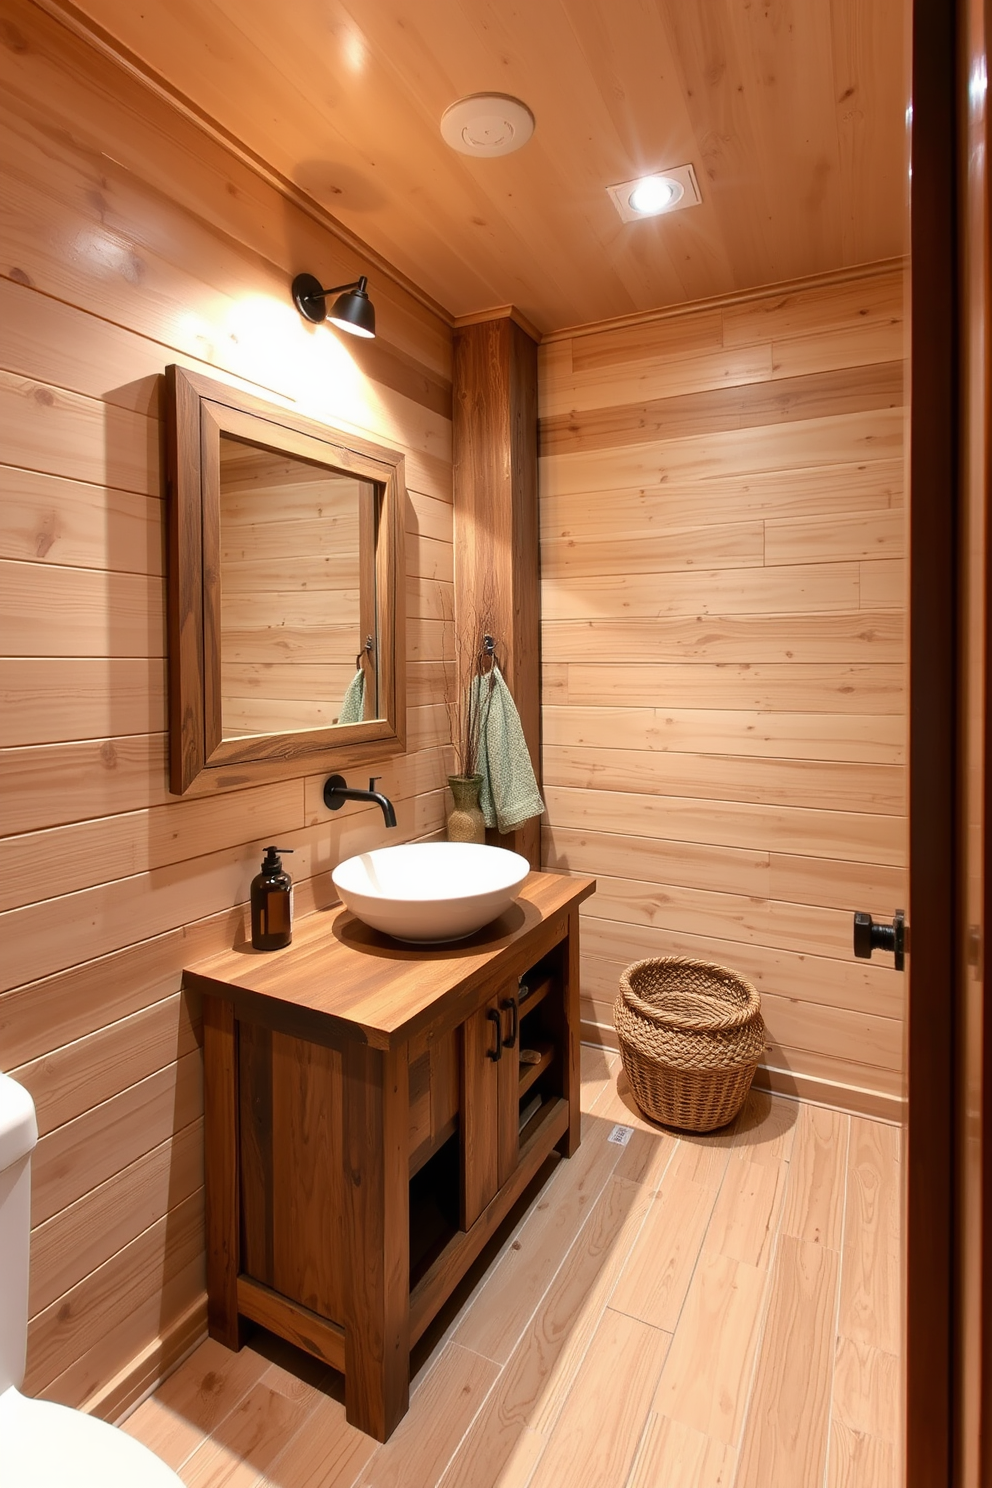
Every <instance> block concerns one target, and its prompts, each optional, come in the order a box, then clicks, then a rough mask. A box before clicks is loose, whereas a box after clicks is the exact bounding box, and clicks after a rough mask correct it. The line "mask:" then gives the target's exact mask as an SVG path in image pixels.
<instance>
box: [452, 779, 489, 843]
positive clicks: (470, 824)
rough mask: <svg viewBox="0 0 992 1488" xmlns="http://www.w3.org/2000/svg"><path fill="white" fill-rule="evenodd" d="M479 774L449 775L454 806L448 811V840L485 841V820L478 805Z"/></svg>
mask: <svg viewBox="0 0 992 1488" xmlns="http://www.w3.org/2000/svg"><path fill="white" fill-rule="evenodd" d="M481 785H482V776H481V775H449V776H448V786H449V788H450V790H451V794H452V797H453V799H454V802H455V804H454V807H453V808H452V810H451V811H450V812H449V813H448V841H449V842H485V840H486V822H485V818H484V817H483V815H482V811H481V809H480V807H479V788H480V787H481Z"/></svg>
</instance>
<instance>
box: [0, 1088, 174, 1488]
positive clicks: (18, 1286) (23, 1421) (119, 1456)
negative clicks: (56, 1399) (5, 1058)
mask: <svg viewBox="0 0 992 1488" xmlns="http://www.w3.org/2000/svg"><path fill="white" fill-rule="evenodd" d="M37 1140H38V1123H37V1121H36V1120H35V1114H34V1102H33V1101H32V1099H31V1097H30V1095H29V1094H28V1092H27V1091H26V1090H25V1089H24V1087H23V1086H22V1085H18V1084H17V1082H16V1080H11V1079H10V1078H9V1076H7V1075H4V1074H0V1485H2V1488H182V1483H181V1481H180V1479H179V1478H177V1477H176V1474H175V1473H174V1472H173V1471H172V1470H171V1468H168V1467H166V1465H165V1463H164V1462H162V1461H161V1459H160V1458H158V1457H156V1456H155V1453H154V1452H150V1451H149V1450H148V1448H147V1447H143V1446H142V1445H141V1443H140V1442H136V1441H132V1439H131V1438H130V1437H129V1436H125V1435H124V1432H123V1431H118V1430H117V1427H116V1426H108V1425H107V1423H106V1422H105V1421H99V1420H97V1418H96V1417H95V1416H87V1415H84V1414H83V1412H82V1411H76V1410H69V1408H68V1407H67V1406H64V1405H53V1404H52V1403H51V1401H48V1400H30V1399H29V1398H28V1397H27V1396H26V1395H22V1394H21V1393H20V1391H19V1390H18V1389H17V1386H18V1385H19V1384H20V1383H21V1381H22V1380H23V1378H24V1364H25V1357H26V1353H27V1331H28V1244H29V1240H30V1228H31V1149H32V1148H33V1147H34V1144H35V1143H36V1142H37Z"/></svg>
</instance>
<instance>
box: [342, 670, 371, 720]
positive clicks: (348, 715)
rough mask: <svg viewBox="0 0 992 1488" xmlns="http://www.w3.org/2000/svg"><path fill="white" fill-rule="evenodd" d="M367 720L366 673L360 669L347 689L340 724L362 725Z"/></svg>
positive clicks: (343, 699)
mask: <svg viewBox="0 0 992 1488" xmlns="http://www.w3.org/2000/svg"><path fill="white" fill-rule="evenodd" d="M364 718H365V673H364V672H363V671H362V669H361V667H359V669H358V671H357V672H356V673H355V675H354V676H353V677H352V679H351V681H350V682H349V683H348V686H347V688H346V689H345V694H344V697H343V698H342V700H341V712H340V713H339V714H338V723H361V722H362V721H363V719H364Z"/></svg>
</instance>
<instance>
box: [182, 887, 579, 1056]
mask: <svg viewBox="0 0 992 1488" xmlns="http://www.w3.org/2000/svg"><path fill="white" fill-rule="evenodd" d="M595 889H596V881H595V879H592V878H573V877H570V876H568V875H566V874H559V873H531V874H529V875H528V877H527V878H526V879H525V880H524V884H523V887H522V888H521V890H520V894H519V896H518V898H517V899H516V900H515V901H514V903H513V904H511V905H510V908H509V909H508V910H507V911H506V912H505V914H502V915H501V916H500V917H499V919H498V920H494V921H493V922H492V924H490V925H486V926H484V927H483V929H481V930H480V931H478V932H477V933H476V934H475V935H473V936H470V937H469V938H468V939H467V940H461V941H457V942H456V943H454V944H451V945H447V946H432V945H426V946H419V947H418V946H407V945H401V944H400V942H399V941H395V940H391V939H390V937H389V936H387V935H382V934H380V933H379V932H378V931H377V930H372V929H370V928H369V927H368V926H367V925H364V924H362V922H361V921H360V920H358V919H356V918H355V916H354V915H353V914H352V913H351V911H350V910H348V909H346V908H345V907H344V905H343V904H336V905H334V906H333V908H331V909H327V910H318V911H316V912H315V913H314V914H311V915H307V916H305V918H303V919H300V920H298V921H297V922H296V924H295V926H294V927H293V944H292V945H291V946H287V947H286V949H285V950H284V951H256V950H254V949H253V947H252V945H251V943H250V942H248V943H247V944H245V945H240V946H235V947H234V949H233V950H230V951H224V952H222V953H221V954H220V955H218V956H211V957H210V958H209V959H208V960H205V961H200V962H198V963H197V964H196V965H195V966H191V967H188V968H187V970H186V971H185V972H184V974H183V985H184V986H185V987H188V988H190V989H192V990H195V991H198V992H201V993H205V994H207V995H210V996H214V997H226V998H229V999H231V1000H233V1001H234V1002H235V1003H236V1004H237V1005H238V1006H239V1007H240V1008H241V1010H242V1012H243V1014H244V1015H245V1016H248V1017H251V1018H253V1019H255V1020H256V1021H258V1022H263V1023H266V1024H268V1025H269V1026H272V1027H279V1028H281V1029H283V1030H284V1031H286V1032H288V1033H295V1034H297V1036H299V1037H301V1038H310V1039H314V1040H316V1041H318V1042H322V1041H323V1040H324V1039H327V1040H329V1041H330V1042H335V1041H336V1040H338V1039H340V1038H351V1039H356V1038H357V1039H360V1040H361V1041H362V1042H363V1043H368V1044H370V1045H372V1046H373V1047H375V1048H380V1049H387V1048H392V1047H395V1046H396V1045H397V1044H400V1043H403V1042H404V1041H405V1040H407V1039H409V1038H411V1037H412V1036H413V1035H414V1034H416V1033H418V1032H419V1031H420V1030H421V1029H422V1028H424V1027H425V1026H426V1025H427V1024H428V1023H430V1022H432V1021H433V1020H435V1019H437V1018H438V1017H439V1016H440V1015H442V1014H443V1013H444V1012H445V1011H450V1012H452V1013H454V1012H455V1011H456V1004H457V1002H458V1000H459V999H460V998H461V997H462V996H464V995H465V994H467V993H470V992H471V991H472V990H473V989H474V988H475V987H477V986H478V985H479V984H480V983H481V982H482V981H483V980H484V979H485V978H486V977H487V976H489V975H490V973H491V972H492V970H493V963H494V962H495V961H497V960H499V959H500V958H502V959H503V960H504V961H505V962H506V966H505V972H506V975H507V976H508V977H509V976H511V975H513V974H515V973H519V972H522V971H525V970H526V969H527V965H528V964H529V963H528V961H527V953H528V950H529V947H525V946H523V945H520V954H519V955H514V947H515V946H517V945H518V943H520V942H523V941H524V940H525V938H527V937H529V936H530V934H531V932H533V931H536V930H538V929H539V927H540V926H542V925H545V924H548V922H550V921H557V920H558V919H559V917H564V916H566V915H567V914H568V912H569V910H570V909H572V908H573V907H574V906H576V905H578V904H579V903H581V901H582V900H583V899H588V898H589V896H590V894H593V893H594V892H595ZM556 928H560V931H561V933H560V934H556V933H552V932H553V930H554V929H556ZM564 930H565V927H564V923H562V924H561V925H560V927H554V926H551V925H549V940H548V943H549V945H550V944H553V943H555V942H557V941H558V940H560V939H561V938H562V936H563V935H564ZM539 938H540V939H542V940H543V939H544V937H539ZM543 953H544V952H543V950H539V951H538V955H541V954H543ZM518 961H519V962H520V964H519V966H518V965H517V962H518Z"/></svg>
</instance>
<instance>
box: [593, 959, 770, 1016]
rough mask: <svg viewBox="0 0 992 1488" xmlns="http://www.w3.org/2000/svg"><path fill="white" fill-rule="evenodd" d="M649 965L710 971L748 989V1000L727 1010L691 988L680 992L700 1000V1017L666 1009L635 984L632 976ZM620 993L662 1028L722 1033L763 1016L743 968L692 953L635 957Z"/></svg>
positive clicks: (723, 981) (720, 980)
mask: <svg viewBox="0 0 992 1488" xmlns="http://www.w3.org/2000/svg"><path fill="white" fill-rule="evenodd" d="M646 967H652V968H655V967H664V968H666V969H668V968H670V969H672V970H680V969H690V970H692V971H702V972H707V973H709V974H710V975H711V976H712V977H713V980H714V981H715V982H717V983H721V984H724V985H725V984H727V983H730V984H731V985H732V986H734V987H736V988H737V989H738V990H739V991H741V992H743V993H744V995H745V997H746V999H747V1000H746V1002H745V1004H744V1006H743V1007H726V1009H725V1010H724V1009H720V1010H718V1009H717V1008H716V1007H715V1006H714V1003H713V1000H711V999H707V998H705V997H704V995H703V994H702V993H699V992H695V991H691V990H690V991H686V992H682V993H680V996H681V997H683V998H685V999H687V1000H689V1001H692V1000H696V1001H698V1003H699V1010H700V1011H699V1016H698V1017H692V1016H688V1015H686V1014H685V1013H678V1012H675V1011H673V1010H664V1009H662V1008H659V1007H658V1006H657V1005H656V1004H655V1003H653V1002H648V1001H646V1000H645V998H643V997H642V996H641V995H640V993H639V992H637V991H636V990H635V989H634V987H633V986H632V985H631V980H630V979H631V977H632V976H633V975H636V973H637V972H639V971H642V970H643V969H644V968H646ZM620 995H621V996H622V998H623V1000H624V1002H625V1003H626V1004H627V1006H628V1007H629V1008H630V1009H631V1010H632V1011H633V1012H635V1013H637V1014H638V1015H639V1016H640V1017H642V1018H644V1019H645V1020H646V1021H648V1022H650V1023H654V1024H655V1025H656V1026H657V1027H659V1028H671V1029H676V1030H678V1029H684V1030H686V1031H689V1032H691V1031H697V1032H700V1033H703V1032H707V1033H719V1032H724V1031H729V1030H731V1029H734V1028H744V1027H746V1025H747V1024H748V1023H752V1022H754V1020H755V1019H756V1018H758V1017H760V1016H761V998H760V997H759V996H758V993H757V990H756V989H755V988H754V987H753V986H752V984H751V983H750V982H749V981H748V980H747V978H746V977H743V976H741V974H740V972H737V971H733V970H731V968H730V967H729V966H721V965H720V963H719V962H717V961H699V960H697V959H695V958H694V957H692V956H644V957H642V959H641V960H639V961H632V962H631V963H630V965H629V966H627V967H625V968H624V970H623V972H621V975H620Z"/></svg>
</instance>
